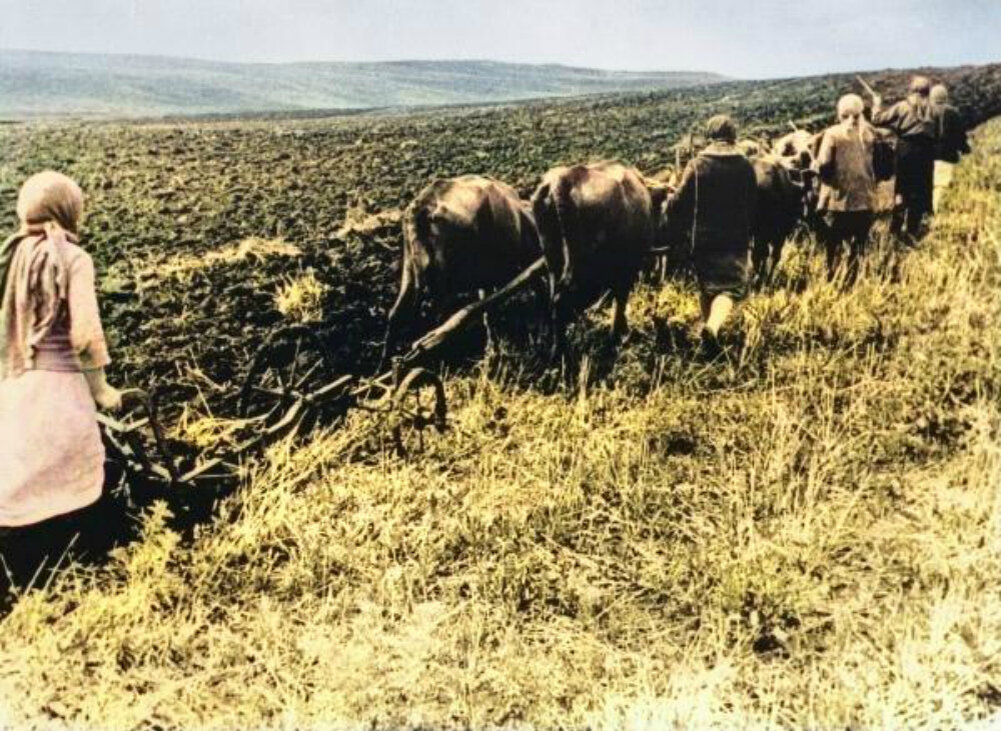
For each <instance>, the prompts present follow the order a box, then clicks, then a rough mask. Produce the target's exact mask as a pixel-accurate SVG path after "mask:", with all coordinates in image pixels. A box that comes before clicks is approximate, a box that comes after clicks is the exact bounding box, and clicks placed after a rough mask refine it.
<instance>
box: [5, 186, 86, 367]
mask: <svg viewBox="0 0 1001 731" xmlns="http://www.w3.org/2000/svg"><path fill="white" fill-rule="evenodd" d="M82 211H83V193H82V192H81V191H80V186H78V185H77V184H76V183H75V182H74V181H73V180H71V179H70V178H68V177H66V176H65V175H63V174H61V173H57V172H53V171H51V170H46V171H45V172H41V173H38V174H37V175H33V176H31V177H30V178H28V180H27V181H26V182H25V183H24V185H23V186H21V192H20V194H19V195H18V198H17V217H18V218H19V219H20V220H21V229H20V230H19V231H18V232H17V233H16V234H14V235H13V236H11V237H10V238H9V239H7V240H6V241H5V242H4V243H3V245H2V246H0V379H2V378H13V377H16V376H19V375H21V373H23V372H24V371H25V370H26V369H28V368H30V367H31V366H32V364H33V361H34V353H35V347H36V346H37V345H38V343H39V342H41V341H42V340H43V339H44V338H45V336H46V335H48V333H49V331H50V330H51V329H52V326H53V325H54V324H55V323H56V320H57V318H58V317H59V315H60V310H61V308H62V307H63V305H64V303H65V301H66V297H67V293H68V272H67V271H66V266H65V264H64V262H63V251H64V249H65V245H66V243H67V242H73V243H76V240H77V239H76V235H75V233H76V230H77V223H78V222H79V220H80V214H81V213H82Z"/></svg>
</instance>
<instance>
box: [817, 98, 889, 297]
mask: <svg viewBox="0 0 1001 731" xmlns="http://www.w3.org/2000/svg"><path fill="white" fill-rule="evenodd" d="M863 109H864V106H863V103H862V98H861V97H859V96H857V95H856V94H846V95H845V96H843V97H841V99H839V100H838V120H839V123H838V124H836V125H834V126H833V127H830V128H828V129H827V130H825V131H824V134H823V137H822V138H821V142H820V151H819V153H818V154H817V160H816V161H815V163H814V167H815V169H816V171H817V174H818V175H819V177H820V183H821V185H820V197H819V199H818V201H817V210H819V211H820V212H822V213H823V214H824V222H825V223H826V225H827V235H826V236H825V239H826V241H825V243H826V245H827V278H828V280H831V279H833V278H834V274H835V272H836V270H837V267H838V262H839V260H840V258H841V253H842V249H843V248H844V246H845V244H847V245H848V278H847V283H848V284H853V283H854V282H855V279H856V277H857V276H858V267H859V260H860V259H861V257H862V255H863V254H864V253H865V249H866V245H867V244H868V242H869V231H870V229H871V228H872V221H873V211H874V210H875V204H876V173H875V170H874V164H873V154H874V152H875V149H876V131H875V130H874V129H873V128H872V127H870V126H869V124H868V122H866V121H865V119H864V118H863V117H862V112H863Z"/></svg>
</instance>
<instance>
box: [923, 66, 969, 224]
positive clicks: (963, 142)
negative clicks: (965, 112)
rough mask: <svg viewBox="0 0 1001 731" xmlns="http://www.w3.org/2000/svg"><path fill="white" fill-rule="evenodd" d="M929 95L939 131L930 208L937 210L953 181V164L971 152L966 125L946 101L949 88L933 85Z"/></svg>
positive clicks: (956, 110) (942, 85)
mask: <svg viewBox="0 0 1001 731" xmlns="http://www.w3.org/2000/svg"><path fill="white" fill-rule="evenodd" d="M929 98H930V101H931V108H932V113H933V114H934V115H935V121H936V123H937V132H938V144H937V146H936V148H935V188H934V193H933V195H932V209H933V210H936V211H937V210H938V204H939V200H940V199H941V197H942V191H944V190H945V188H946V186H948V185H949V183H950V182H951V181H952V166H953V165H955V164H956V163H957V162H959V158H960V156H962V155H968V154H969V153H970V143H969V141H968V140H967V139H966V127H965V125H964V124H963V119H962V117H961V116H960V114H959V110H958V109H956V108H955V107H954V106H952V105H951V104H949V90H948V89H946V87H945V85H944V84H936V85H935V86H933V87H932V88H931V93H930V95H929Z"/></svg>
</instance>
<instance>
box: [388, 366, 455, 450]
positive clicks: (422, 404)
mask: <svg viewBox="0 0 1001 731" xmlns="http://www.w3.org/2000/svg"><path fill="white" fill-rule="evenodd" d="M393 410H394V412H395V418H394V420H393V429H392V433H393V442H394V444H395V446H396V452H397V454H398V455H400V456H401V457H406V456H408V455H410V454H414V453H416V452H420V451H422V450H423V449H424V432H425V430H426V429H427V428H428V427H433V428H434V429H435V431H437V432H438V433H439V434H440V433H442V432H444V431H445V428H446V417H447V416H448V405H447V403H446V401H445V386H444V385H443V384H442V382H441V379H440V378H439V377H438V376H436V375H435V374H434V373H432V372H431V371H429V370H427V369H424V368H414V369H412V370H410V371H409V372H408V373H407V374H406V376H404V378H403V380H401V381H400V384H399V386H397V387H396V391H395V393H394V394H393Z"/></svg>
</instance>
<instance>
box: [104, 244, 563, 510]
mask: <svg viewBox="0 0 1001 731" xmlns="http://www.w3.org/2000/svg"><path fill="white" fill-rule="evenodd" d="M544 267H545V262H544V260H543V259H542V258H541V257H540V258H539V259H538V260H536V261H535V262H534V263H533V264H532V265H531V266H529V267H528V268H527V269H525V270H524V271H523V272H521V273H520V274H519V275H518V276H517V277H515V278H514V279H513V280H512V281H511V282H509V283H508V284H507V285H506V286H504V287H503V288H501V289H500V290H498V291H496V292H494V293H493V294H491V295H490V296H488V297H485V298H483V299H480V300H477V301H474V302H473V303H471V304H469V305H467V306H465V307H463V308H462V309H460V310H458V311H457V312H455V313H454V314H452V315H451V316H450V317H448V318H447V319H446V320H445V321H444V322H443V323H442V324H441V325H439V326H438V327H436V328H434V329H433V330H431V331H430V332H428V333H427V334H425V335H424V336H423V337H421V338H420V339H419V340H417V341H416V342H415V343H413V345H412V346H411V348H410V350H409V351H408V352H406V353H405V354H403V355H401V356H398V357H396V358H394V359H393V362H392V367H391V368H390V369H389V370H387V371H386V372H384V373H382V374H380V375H378V376H375V377H363V376H359V375H355V374H337V373H336V372H335V371H334V368H333V365H332V363H331V359H330V357H329V355H328V352H327V348H326V347H325V346H324V344H323V343H322V341H321V340H320V338H319V337H318V336H317V335H316V333H315V332H314V331H313V330H312V329H311V328H310V327H309V326H305V325H295V326H291V327H283V328H280V329H277V330H274V331H273V332H272V333H271V334H270V335H269V336H268V337H267V338H266V340H265V341H264V343H263V344H262V345H261V346H260V348H258V350H257V351H256V353H255V354H254V356H253V358H252V360H251V362H250V365H249V368H248V369H247V370H246V374H245V376H244V377H243V380H242V383H241V384H240V388H239V389H238V390H236V391H235V392H232V393H227V394H226V396H227V398H228V400H229V401H230V402H231V403H233V404H234V405H235V414H236V416H237V417H238V423H239V424H240V425H241V427H242V428H241V432H249V435H248V436H245V437H243V438H242V439H240V440H239V441H237V442H236V443H234V444H232V445H229V446H226V447H224V448H221V449H219V450H217V452H216V453H214V454H212V455H206V454H204V453H199V452H198V450H197V449H193V448H191V447H190V445H182V446H183V447H185V448H183V449H182V450H181V451H183V452H184V456H181V455H179V454H178V453H177V451H178V450H176V449H175V447H174V440H171V439H169V438H168V437H167V431H166V429H165V428H164V423H163V416H162V408H161V406H162V405H161V403H160V401H161V397H160V395H159V391H153V392H147V391H145V390H142V389H129V390H126V391H123V393H122V413H121V416H120V417H112V416H110V415H108V414H104V413H99V414H98V415H97V420H98V425H99V428H100V430H101V434H102V439H103V441H104V444H105V448H106V452H107V458H108V461H109V462H110V463H112V464H113V465H116V466H117V469H118V471H119V472H120V475H121V477H120V480H121V483H122V486H124V487H126V488H127V489H129V490H131V489H133V488H136V487H137V486H139V485H150V484H155V485H159V486H161V487H168V488H174V487H184V486H187V487H193V486H219V485H221V484H227V483H229V484H232V482H233V480H234V479H235V478H237V477H238V476H239V474H240V467H241V462H242V460H243V458H244V457H246V456H248V455H251V454H254V453H257V452H260V451H261V450H262V449H264V448H265V447H267V446H268V445H269V444H272V443H274V442H276V441H278V440H280V439H282V438H284V437H287V436H289V435H298V436H302V435H305V434H307V433H308V432H310V431H311V430H312V429H313V428H314V427H316V426H317V425H318V424H323V425H331V424H335V423H337V422H338V420H340V419H343V418H344V417H345V416H346V415H347V413H348V412H349V411H352V410H360V411H364V412H368V413H370V414H373V415H374V416H375V417H377V421H378V423H379V424H380V425H381V426H382V428H383V429H384V430H385V432H386V433H387V435H388V437H389V439H390V441H391V444H392V447H393V448H394V450H395V452H396V453H397V454H398V455H399V456H401V457H409V456H412V455H414V454H416V453H419V452H420V451H421V450H422V449H423V446H424V439H425V433H426V432H427V431H428V430H429V429H431V430H433V431H434V432H436V433H438V434H443V433H445V432H446V430H447V426H448V425H447V421H448V405H447V401H446V394H445V385H444V383H443V381H442V380H441V377H440V376H439V375H437V374H436V373H435V372H434V371H432V370H430V369H429V368H428V367H426V365H425V364H426V363H427V361H428V360H430V359H431V358H432V357H433V355H434V354H436V353H438V352H439V351H440V350H441V349H442V348H443V347H445V346H446V345H447V344H448V343H449V342H451V340H452V336H453V335H455V334H456V333H458V332H459V331H461V330H464V329H465V328H466V327H467V326H469V325H470V324H471V323H473V322H477V321H479V319H480V318H482V316H483V315H484V314H485V313H486V312H487V311H488V310H489V309H490V308H492V307H495V306H497V305H499V304H500V303H502V302H503V301H505V300H507V299H509V298H510V297H512V296H514V295H515V294H516V293H517V292H519V291H521V290H522V289H523V288H525V287H526V286H527V285H528V283H529V282H530V281H531V280H532V279H533V278H534V277H536V276H538V275H539V274H540V273H541V272H542V270H543V269H544ZM191 452H194V453H195V455H194V457H193V458H192V457H191V456H190V453H191Z"/></svg>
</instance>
